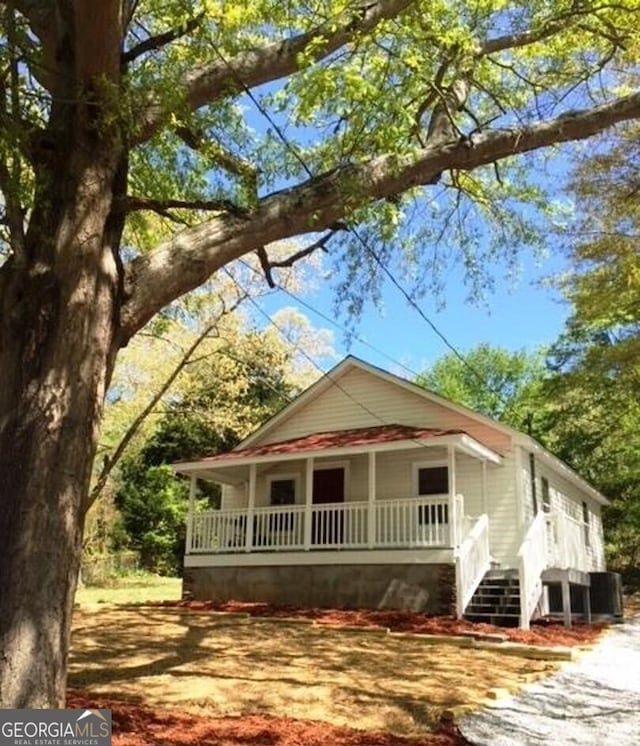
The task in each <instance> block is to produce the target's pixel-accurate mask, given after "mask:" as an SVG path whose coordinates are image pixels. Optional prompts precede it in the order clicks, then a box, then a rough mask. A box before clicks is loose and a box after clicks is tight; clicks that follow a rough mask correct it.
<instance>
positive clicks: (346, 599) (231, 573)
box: [183, 563, 456, 614]
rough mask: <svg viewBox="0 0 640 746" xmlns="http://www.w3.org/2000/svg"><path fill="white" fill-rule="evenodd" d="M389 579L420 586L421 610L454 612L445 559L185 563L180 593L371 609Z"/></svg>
mask: <svg viewBox="0 0 640 746" xmlns="http://www.w3.org/2000/svg"><path fill="white" fill-rule="evenodd" d="M394 580H396V581H401V582H402V583H405V584H407V585H409V586H414V587H417V588H420V589H422V590H423V591H426V594H427V600H426V608H425V611H427V612H429V613H432V614H451V613H455V586H456V583H455V566H454V565H453V564H450V563H442V564H377V565H374V564H369V565H361V564H358V565H356V564H349V565H346V564H339V565H336V564H333V565H331V564H321V565H318V564H314V565H312V564H308V565H302V566H300V565H289V564H287V565H270V566H246V567H237V566H235V567H220V566H218V567H185V570H184V580H183V597H186V598H193V599H195V600H201V601H205V600H213V601H250V602H257V603H272V604H277V605H291V606H302V607H325V608H332V607H333V608H347V609H357V608H360V609H377V608H378V606H379V604H380V602H381V600H382V598H383V597H384V595H385V592H386V591H387V589H388V588H389V585H390V583H391V582H392V581H394Z"/></svg>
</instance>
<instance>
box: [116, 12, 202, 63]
mask: <svg viewBox="0 0 640 746" xmlns="http://www.w3.org/2000/svg"><path fill="white" fill-rule="evenodd" d="M203 17H204V13H199V14H198V15H197V16H196V17H195V18H191V19H190V20H189V21H185V22H184V23H182V24H180V26H177V27H176V28H173V29H169V30H168V31H165V32H164V33H163V34H158V35H157V36H150V37H149V38H148V39H145V40H144V41H141V42H140V43H139V44H136V45H135V46H134V47H131V49H128V50H127V51H126V52H124V53H123V55H122V62H123V64H125V65H128V64H129V63H130V62H133V61H134V60H136V59H137V58H138V57H141V56H142V55H143V54H146V53H147V52H153V51H155V50H156V49H162V47H166V46H167V44H171V42H173V41H176V40H177V39H180V37H182V36H186V35H187V34H190V33H191V32H192V31H194V30H195V29H196V28H198V24H199V23H200V21H202V18H203Z"/></svg>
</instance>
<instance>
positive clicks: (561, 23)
mask: <svg viewBox="0 0 640 746" xmlns="http://www.w3.org/2000/svg"><path fill="white" fill-rule="evenodd" d="M607 7H610V6H608V5H606V4H605V5H602V6H600V7H593V6H591V5H584V6H583V5H581V4H580V3H577V2H576V3H574V5H573V7H572V9H571V10H568V11H567V12H566V13H562V14H560V15H559V16H556V17H555V18H550V19H548V20H547V21H546V22H545V23H542V24H541V25H540V27H539V28H537V29H528V30H527V31H522V32H520V33H518V34H505V35H504V36H497V37H495V38H494V39H487V40H486V41H484V42H480V43H479V45H478V47H477V49H476V55H477V56H478V57H486V56H487V55H489V54H495V53H496V52H503V51H505V50H506V49H518V48H520V47H527V46H530V45H531V44H537V43H538V42H540V41H544V40H545V39H548V38H550V37H551V36H555V35H556V34H558V33H560V32H561V31H564V30H565V29H566V28H567V27H568V26H569V25H570V23H571V21H573V20H575V19H576V18H581V17H585V16H595V17H596V18H599V17H598V15H597V11H599V10H603V9H605V8H607ZM592 33H594V34H596V33H599V32H598V31H595V30H592ZM602 35H603V36H606V35H605V34H602ZM606 38H609V37H608V36H607V37H606ZM616 39H617V43H618V44H619V45H620V46H622V42H623V40H624V37H622V36H620V35H616Z"/></svg>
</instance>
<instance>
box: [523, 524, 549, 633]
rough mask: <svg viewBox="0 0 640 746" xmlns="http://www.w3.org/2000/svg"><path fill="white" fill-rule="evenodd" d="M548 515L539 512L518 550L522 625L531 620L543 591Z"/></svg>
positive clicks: (527, 627)
mask: <svg viewBox="0 0 640 746" xmlns="http://www.w3.org/2000/svg"><path fill="white" fill-rule="evenodd" d="M546 528H547V524H546V516H545V514H544V513H538V514H537V515H536V517H535V518H534V519H533V521H532V522H531V525H530V526H529V529H528V530H527V533H526V535H525V537H524V541H523V542H522V546H521V547H520V550H519V551H518V560H519V579H520V627H521V628H522V629H529V622H530V621H531V617H532V615H533V611H534V609H535V608H536V604H537V603H538V601H539V599H540V594H541V593H542V572H543V570H544V569H545V568H546V567H547V535H546Z"/></svg>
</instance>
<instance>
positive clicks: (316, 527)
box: [187, 496, 464, 554]
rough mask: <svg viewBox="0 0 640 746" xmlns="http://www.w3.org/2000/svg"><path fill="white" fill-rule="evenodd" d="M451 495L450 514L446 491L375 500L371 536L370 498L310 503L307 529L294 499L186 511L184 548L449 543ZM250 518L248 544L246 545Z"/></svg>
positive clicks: (289, 548)
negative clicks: (188, 527) (289, 502)
mask: <svg viewBox="0 0 640 746" xmlns="http://www.w3.org/2000/svg"><path fill="white" fill-rule="evenodd" d="M456 498H457V500H456V502H455V510H456V515H455V516H453V517H452V516H450V515H449V504H448V498H447V497H437V498H433V497H419V498H415V497H411V498H402V499H393V500H377V501H376V502H375V503H374V506H373V510H374V512H375V521H374V524H373V525H375V527H376V528H375V536H373V537H370V536H369V526H370V523H369V520H368V518H369V504H368V502H365V501H351V502H345V503H329V504H316V505H313V506H311V511H310V516H309V517H310V519H311V526H310V531H308V532H306V533H305V521H306V520H307V518H308V513H307V510H306V506H304V505H299V504H296V505H278V506H270V507H262V508H254V509H253V511H252V513H251V516H249V513H248V510H247V509H246V508H240V509H232V510H228V509H225V510H208V511H202V512H196V513H193V514H192V515H191V517H190V521H191V530H190V531H189V538H190V543H189V545H188V546H187V553H188V554H190V553H204V552H223V553H227V552H245V551H249V552H251V551H258V552H260V551H278V550H287V551H293V550H300V549H303V550H304V549H324V548H327V549H362V548H367V547H373V548H414V547H416V548H417V547H451V546H453V545H452V543H451V541H452V534H453V533H454V532H452V530H451V525H452V521H453V520H455V521H457V522H458V524H459V530H460V531H461V530H462V528H460V527H462V526H463V525H464V523H463V521H462V518H461V517H460V516H459V515H457V514H458V512H459V510H460V509H461V506H462V501H461V497H460V496H456ZM249 520H251V521H252V524H251V526H252V528H253V531H252V532H249V533H250V534H251V535H252V540H251V545H247V526H248V521H249ZM307 535H308V536H309V537H310V538H309V540H308V541H309V543H308V545H306V544H305V536H307ZM370 539H371V540H370Z"/></svg>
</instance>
